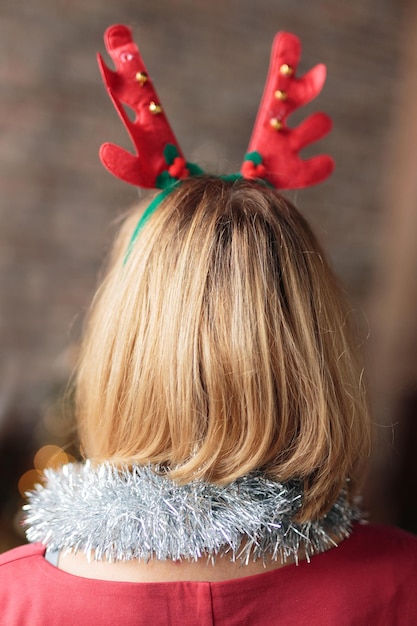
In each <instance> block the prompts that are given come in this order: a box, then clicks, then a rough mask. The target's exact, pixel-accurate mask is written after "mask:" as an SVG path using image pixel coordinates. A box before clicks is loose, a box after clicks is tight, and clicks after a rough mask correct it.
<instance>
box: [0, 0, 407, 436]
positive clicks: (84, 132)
mask: <svg viewBox="0 0 417 626" xmlns="http://www.w3.org/2000/svg"><path fill="white" fill-rule="evenodd" d="M400 20H401V12H400V11H399V3H398V2H395V1H394V0H350V2H337V1H336V0H318V1H316V2H311V0H298V1H297V2H294V0H279V1H278V0H261V1H260V2H253V1H249V0H229V1H224V0H211V2H203V1H202V0H198V1H196V0H175V1H174V0H171V1H170V0H159V1H158V0H141V2H133V1H132V0H118V1H117V3H116V2H108V1H107V2H106V1H105V0H100V1H99V0H82V1H81V0H71V1H70V0H37V1H36V2H25V3H17V2H14V1H13V0H2V2H1V4H0V29H1V36H0V59H1V62H0V94H1V97H0V111H1V115H0V120H1V121H0V124H1V133H0V137H1V141H0V185H1V195H0V285H1V289H0V348H1V357H0V435H1V419H2V418H1V415H3V416H4V419H6V417H7V415H8V414H10V411H11V409H13V410H15V408H16V407H17V408H18V409H19V411H20V412H21V414H22V415H23V416H25V415H28V416H33V415H37V414H40V413H41V412H42V410H43V409H42V406H43V402H44V400H45V398H47V397H48V395H49V394H50V393H51V390H53V389H55V388H57V387H59V386H60V385H62V384H63V383H64V381H65V380H66V379H67V377H68V375H69V373H70V371H71V368H72V366H73V351H72V350H71V349H68V346H71V345H73V344H75V343H76V341H77V337H78V335H79V329H80V326H81V323H82V317H83V314H84V312H85V309H86V307H87V306H88V304H89V301H90V299H91V296H92V293H93V289H94V285H95V282H96V276H97V272H98V269H99V267H100V263H101V260H102V257H103V254H104V253H105V251H106V249H107V246H108V244H109V241H110V240H111V236H112V233H113V231H114V226H113V225H112V220H113V219H114V218H115V217H116V216H117V215H119V214H120V212H121V211H123V210H124V209H125V208H126V207H127V206H128V205H129V204H131V203H132V202H134V201H135V199H136V198H137V191H136V190H135V189H133V188H129V187H128V186H126V185H124V184H123V183H121V182H120V181H117V180H116V179H113V178H112V177H111V176H109V175H108V174H107V173H106V172H105V170H104V169H103V168H102V167H101V165H100V163H99V161H98V158H97V152H98V148H99V145H100V143H101V142H102V141H115V142H116V143H119V144H122V145H125V146H126V147H129V142H128V139H127V138H126V135H125V132H124V130H123V128H122V127H121V125H120V124H119V122H118V118H117V116H116V114H115V112H114V111H113V110H112V107H111V105H110V103H109V102H108V101H107V97H106V95H105V92H104V89H103V86H102V84H101V80H100V77H99V73H98V70H97V66H96V60H95V53H96V51H97V50H100V51H102V52H103V49H104V46H103V44H102V34H103V32H104V30H105V28H106V27H107V26H108V25H110V24H112V23H116V22H121V23H127V24H130V25H131V26H132V27H133V28H134V33H135V37H136V39H137V40H138V41H139V42H140V46H141V50H142V54H143V56H144V59H145V62H146V63H147V65H148V69H149V71H150V72H151V74H152V76H153V79H154V80H155V83H156V85H157V89H158V92H159V95H160V97H161V101H162V102H163V103H164V108H165V110H166V111H167V112H168V115H169V117H170V120H171V123H172V125H173V127H174V129H175V132H176V134H177V136H178V138H179V140H180V142H181V144H182V146H183V149H184V151H185V152H186V154H187V156H188V158H189V159H190V160H195V161H197V162H199V163H200V164H202V165H203V166H205V167H206V168H207V169H209V170H212V171H214V172H219V171H221V172H224V171H230V172H232V171H235V170H236V169H237V168H238V167H239V162H240V159H241V158H242V156H243V154H244V152H245V148H246V145H247V142H248V139H249V136H250V132H251V128H252V124H253V121H254V118H255V114H256V110H257V106H258V103H259V99H260V96H261V94H262V89H263V84H264V80H265V76H266V71H267V64H268V59H269V50H270V45H271V42H272V38H273V35H274V33H275V32H276V31H277V30H279V29H285V30H291V31H293V32H295V33H297V34H298V35H299V36H300V37H301V38H302V40H303V44H304V57H303V61H302V64H301V68H300V69H301V70H302V71H305V70H306V69H308V68H309V67H311V66H312V65H313V64H315V63H317V62H325V63H326V64H327V66H328V76H329V78H328V82H327V85H326V87H325V90H324V92H323V94H322V95H321V96H320V100H319V103H318V104H314V105H310V107H309V108H308V110H311V109H317V108H319V109H320V108H323V109H325V110H326V111H327V112H329V113H330V114H331V115H332V117H333V119H334V125H335V128H334V132H333V133H332V135H331V136H330V137H329V138H326V139H325V140H324V142H323V146H324V148H323V149H325V150H326V151H328V152H330V153H331V154H332V155H334V157H335V159H336V162H337V169H336V173H335V175H334V176H333V177H332V179H331V180H329V181H327V182H326V183H325V184H323V185H321V186H319V187H317V188H313V189H309V190H307V191H299V192H296V193H293V194H292V197H293V198H294V199H295V201H296V202H297V204H298V205H299V206H300V207H301V209H302V210H303V212H304V214H305V215H306V216H307V217H309V218H310V220H311V222H312V224H313V226H314V227H315V230H316V231H317V233H318V235H319V237H320V238H321V240H322V241H323V244H324V246H325V248H326V249H327V251H328V253H329V255H330V257H331V259H332V261H333V264H334V266H335V268H336V270H337V272H338V273H339V275H340V276H341V277H342V279H344V281H345V282H346V283H347V285H348V287H349V288H350V290H351V291H352V292H353V294H355V295H356V297H357V298H358V300H359V302H362V303H365V302H366V301H367V298H368V294H369V289H370V285H371V284H372V278H373V273H374V270H375V254H376V233H377V232H378V228H379V223H380V206H379V202H380V196H379V194H380V183H381V178H382V176H383V170H382V167H383V165H384V159H383V158H382V157H383V155H384V151H385V147H386V134H387V130H388V128H389V126H390V120H391V119H392V117H393V115H394V104H395V87H396V76H397V70H398V62H399V61H398V58H399V57H398V50H399V45H400V40H399V37H400V33H401V30H400V24H401V21H400ZM27 419H33V418H32V417H30V418H29V417H28V418H27Z"/></svg>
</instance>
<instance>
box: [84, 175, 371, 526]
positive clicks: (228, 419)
mask: <svg viewBox="0 0 417 626" xmlns="http://www.w3.org/2000/svg"><path fill="white" fill-rule="evenodd" d="M137 219H138V212H137V211H136V212H135V214H134V215H133V216H132V218H130V219H129V220H128V221H127V222H126V225H125V227H124V228H123V229H122V231H121V233H120V236H119V238H118V240H117V241H116V245H115V249H114V253H113V256H112V259H111V263H110V269H109V272H108V275H107V277H106V279H105V281H104V283H103V284H102V286H101V287H100V289H99V291H98V294H97V296H96V298H95V301H94V303H93V306H92V310H91V314H90V317H89V320H88V326H87V330H86V335H85V340H84V344H83V347H82V354H81V361H80V365H79V370H78V381H77V410H78V424H79V432H80V438H81V443H82V447H83V449H84V451H85V454H86V456H88V457H90V458H91V459H92V460H93V461H97V462H98V461H102V460H110V461H112V462H114V463H128V464H129V463H134V462H135V463H139V464H144V463H148V462H150V463H155V464H160V465H163V466H166V467H167V468H169V469H170V475H171V477H172V478H173V479H175V480H177V481H179V482H187V481H190V480H192V479H195V478H201V479H205V480H208V481H211V482H217V483H228V482H231V481H233V480H234V479H236V478H237V477H239V476H242V475H244V474H246V473H248V472H250V471H251V470H256V469H259V470H262V471H264V472H265V473H266V474H267V475H268V476H270V477H272V478H274V479H277V480H279V481H285V480H288V479H300V480H301V481H303V483H304V499H303V507H302V509H301V512H300V519H301V520H307V519H314V518H317V517H319V516H322V515H323V514H325V512H326V511H327V510H328V509H329V507H330V506H331V505H332V504H333V503H334V501H335V499H336V497H337V495H338V494H339V492H340V490H341V488H343V487H344V486H345V485H346V484H347V489H348V492H349V493H354V491H355V488H356V486H357V484H358V482H360V481H361V478H362V474H363V468H364V462H365V461H366V459H367V457H368V454H369V446H370V422H369V417H368V411H367V402H366V398H365V393H364V390H363V388H362V382H361V380H362V378H361V367H360V365H359V363H358V358H357V354H356V352H357V349H356V348H357V346H356V345H355V344H354V342H353V340H352V338H351V331H350V328H349V320H348V317H349V310H348V309H347V307H346V305H345V304H344V302H343V297H342V296H341V292H340V289H339V287H338V285H337V283H336V280H335V278H334V276H333V274H332V272H331V270H330V269H329V267H328V264H327V262H326V260H325V258H324V255H323V252H322V250H321V248H320V246H319V244H318V243H317V241H316V239H315V237H314V235H313V234H312V232H311V229H310V227H309V226H308V224H307V222H306V221H305V220H304V218H303V217H302V216H301V215H300V213H299V212H298V211H297V210H296V208H295V207H294V206H293V205H292V204H291V203H290V202H289V201H288V200H286V199H285V198H283V197H282V196H281V195H280V194H278V192H276V191H274V190H272V189H269V188H267V187H264V186H261V185H259V184H257V183H254V182H251V181H244V180H239V181H236V182H226V181H224V180H222V179H219V178H216V177H207V176H205V177H204V176H203V177H198V178H195V179H190V180H187V181H185V182H183V183H182V184H181V186H179V187H178V188H176V189H174V190H173V191H172V192H171V193H170V194H169V195H168V197H167V198H166V199H164V201H163V202H162V203H161V205H160V206H159V207H158V209H157V211H156V212H155V213H154V214H153V215H152V216H151V217H150V218H149V220H148V221H147V223H146V224H145V226H144V228H143V229H142V230H141V231H140V233H139V235H138V238H137V240H136V241H135V242H134V245H133V246H131V249H130V253H129V257H128V258H127V260H126V259H125V255H126V250H127V248H128V243H129V238H130V237H131V234H132V231H133V229H134V225H135V224H136V222H137Z"/></svg>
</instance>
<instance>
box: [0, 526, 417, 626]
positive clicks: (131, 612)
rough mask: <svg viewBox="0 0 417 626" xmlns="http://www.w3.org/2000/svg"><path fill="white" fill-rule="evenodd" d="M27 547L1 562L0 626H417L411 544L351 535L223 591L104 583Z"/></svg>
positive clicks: (401, 538) (378, 534) (399, 537)
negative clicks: (62, 567) (60, 566)
mask: <svg viewBox="0 0 417 626" xmlns="http://www.w3.org/2000/svg"><path fill="white" fill-rule="evenodd" d="M44 552H45V548H44V547H43V546H41V545H39V544H33V545H26V546H21V547H19V548H16V549H14V550H11V551H10V552H7V553H5V554H3V555H1V556H0V624H1V625H2V626H3V625H4V626H17V625H18V626H50V625H56V624H69V625H72V624H74V625H77V626H83V625H85V626H95V625H99V626H118V625H122V626H143V625H145V624H146V625H147V626H150V625H151V626H175V625H177V624H178V625H181V626H191V625H192V626H206V625H208V624H210V625H211V624H216V626H251V625H265V626H274V625H278V624H280V625H285V626H303V625H304V624H305V625H308V626H347V625H349V626H399V625H401V626H416V624H417V537H414V536H412V535H409V534H408V533H405V532H404V531H400V530H396V529H389V528H382V527H377V526H372V525H369V526H356V527H355V530H354V532H353V534H352V536H351V537H350V538H349V539H346V540H345V541H343V542H342V543H341V544H340V545H339V547H337V548H334V549H331V550H329V551H327V552H325V553H323V554H318V555H316V556H314V557H313V558H312V560H311V563H307V562H305V561H304V562H302V563H301V564H300V565H298V566H296V565H288V566H286V567H283V568H281V569H277V570H275V571H272V572H266V573H264V574H258V575H256V576H248V577H246V578H240V579H237V580H227V581H223V582H213V583H209V582H165V583H131V582H110V581H103V580H91V579H88V578H81V577H78V576H74V575H72V574H68V573H66V572H63V571H61V570H59V569H57V568H56V567H54V566H53V565H51V564H50V563H48V562H47V561H46V560H45V559H44Z"/></svg>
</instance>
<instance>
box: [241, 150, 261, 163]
mask: <svg viewBox="0 0 417 626" xmlns="http://www.w3.org/2000/svg"><path fill="white" fill-rule="evenodd" d="M244 160H245V161H252V163H255V165H260V164H261V163H262V155H260V154H259V152H256V151H255V152H247V153H246V154H245V159H244Z"/></svg>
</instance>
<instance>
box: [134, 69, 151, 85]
mask: <svg viewBox="0 0 417 626" xmlns="http://www.w3.org/2000/svg"><path fill="white" fill-rule="evenodd" d="M135 78H136V80H137V81H138V83H139V84H140V86H141V87H143V85H144V84H145V83H147V82H148V80H149V76H148V75H147V73H146V72H138V73H137V74H136V76H135Z"/></svg>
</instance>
